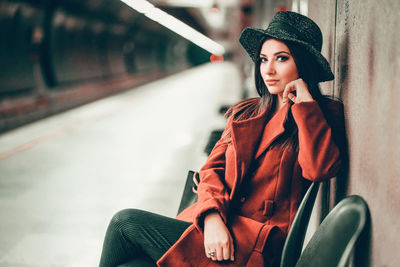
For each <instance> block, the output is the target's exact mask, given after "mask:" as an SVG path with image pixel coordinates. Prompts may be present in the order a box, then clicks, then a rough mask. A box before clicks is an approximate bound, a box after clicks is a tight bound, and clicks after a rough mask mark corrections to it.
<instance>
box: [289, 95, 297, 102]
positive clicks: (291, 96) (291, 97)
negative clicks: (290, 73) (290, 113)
mask: <svg viewBox="0 0 400 267" xmlns="http://www.w3.org/2000/svg"><path fill="white" fill-rule="evenodd" d="M288 98H289V99H290V100H292V101H293V103H296V96H295V95H294V94H292V93H289V94H288Z"/></svg>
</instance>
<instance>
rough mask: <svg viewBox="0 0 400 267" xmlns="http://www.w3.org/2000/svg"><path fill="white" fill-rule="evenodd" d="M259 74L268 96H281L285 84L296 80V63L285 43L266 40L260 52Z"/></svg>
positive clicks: (297, 75)
mask: <svg viewBox="0 0 400 267" xmlns="http://www.w3.org/2000/svg"><path fill="white" fill-rule="evenodd" d="M260 62H261V63H260V73H261V77H262V79H263V81H264V83H265V85H266V86H267V88H268V91H269V92H270V94H276V95H282V93H283V90H284V89H285V86H286V84H288V83H289V82H291V81H293V80H296V79H298V77H299V74H298V72H297V67H296V63H295V62H294V59H293V57H292V55H291V54H290V50H289V48H288V47H287V46H286V44H285V43H283V42H281V41H279V40H276V39H268V40H266V41H265V42H264V43H263V45H262V47H261V50H260Z"/></svg>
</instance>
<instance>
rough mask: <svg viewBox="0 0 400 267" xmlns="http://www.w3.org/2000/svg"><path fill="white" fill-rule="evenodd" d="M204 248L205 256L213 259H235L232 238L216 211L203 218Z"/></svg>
mask: <svg viewBox="0 0 400 267" xmlns="http://www.w3.org/2000/svg"><path fill="white" fill-rule="evenodd" d="M204 249H205V252H206V256H207V257H208V258H211V259H212V260H214V261H215V260H218V261H222V260H229V259H230V260H231V261H234V260H235V258H234V247H233V239H232V237H231V234H230V232H229V230H228V228H227V227H226V225H225V223H224V221H223V220H222V218H221V216H220V215H219V213H218V212H212V213H210V214H208V215H207V216H206V217H205V218H204ZM210 252H211V255H210ZM212 252H214V253H212Z"/></svg>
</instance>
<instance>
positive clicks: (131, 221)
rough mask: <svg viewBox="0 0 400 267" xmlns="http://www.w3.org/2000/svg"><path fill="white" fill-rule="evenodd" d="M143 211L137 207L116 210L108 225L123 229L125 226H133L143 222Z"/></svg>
mask: <svg viewBox="0 0 400 267" xmlns="http://www.w3.org/2000/svg"><path fill="white" fill-rule="evenodd" d="M144 214H145V211H143V210H138V209H123V210H120V211H118V212H117V213H116V214H115V215H114V216H113V217H112V219H111V222H110V226H111V227H113V228H118V229H123V228H125V227H127V226H129V227H130V228H131V227H135V225H137V224H141V223H143V216H144Z"/></svg>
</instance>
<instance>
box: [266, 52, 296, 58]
mask: <svg viewBox="0 0 400 267" xmlns="http://www.w3.org/2000/svg"><path fill="white" fill-rule="evenodd" d="M280 53H285V54H288V55H290V53H289V52H286V51H279V52H276V53H274V56H276V55H278V54H280ZM260 56H264V57H266V55H264V54H263V53H260Z"/></svg>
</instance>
